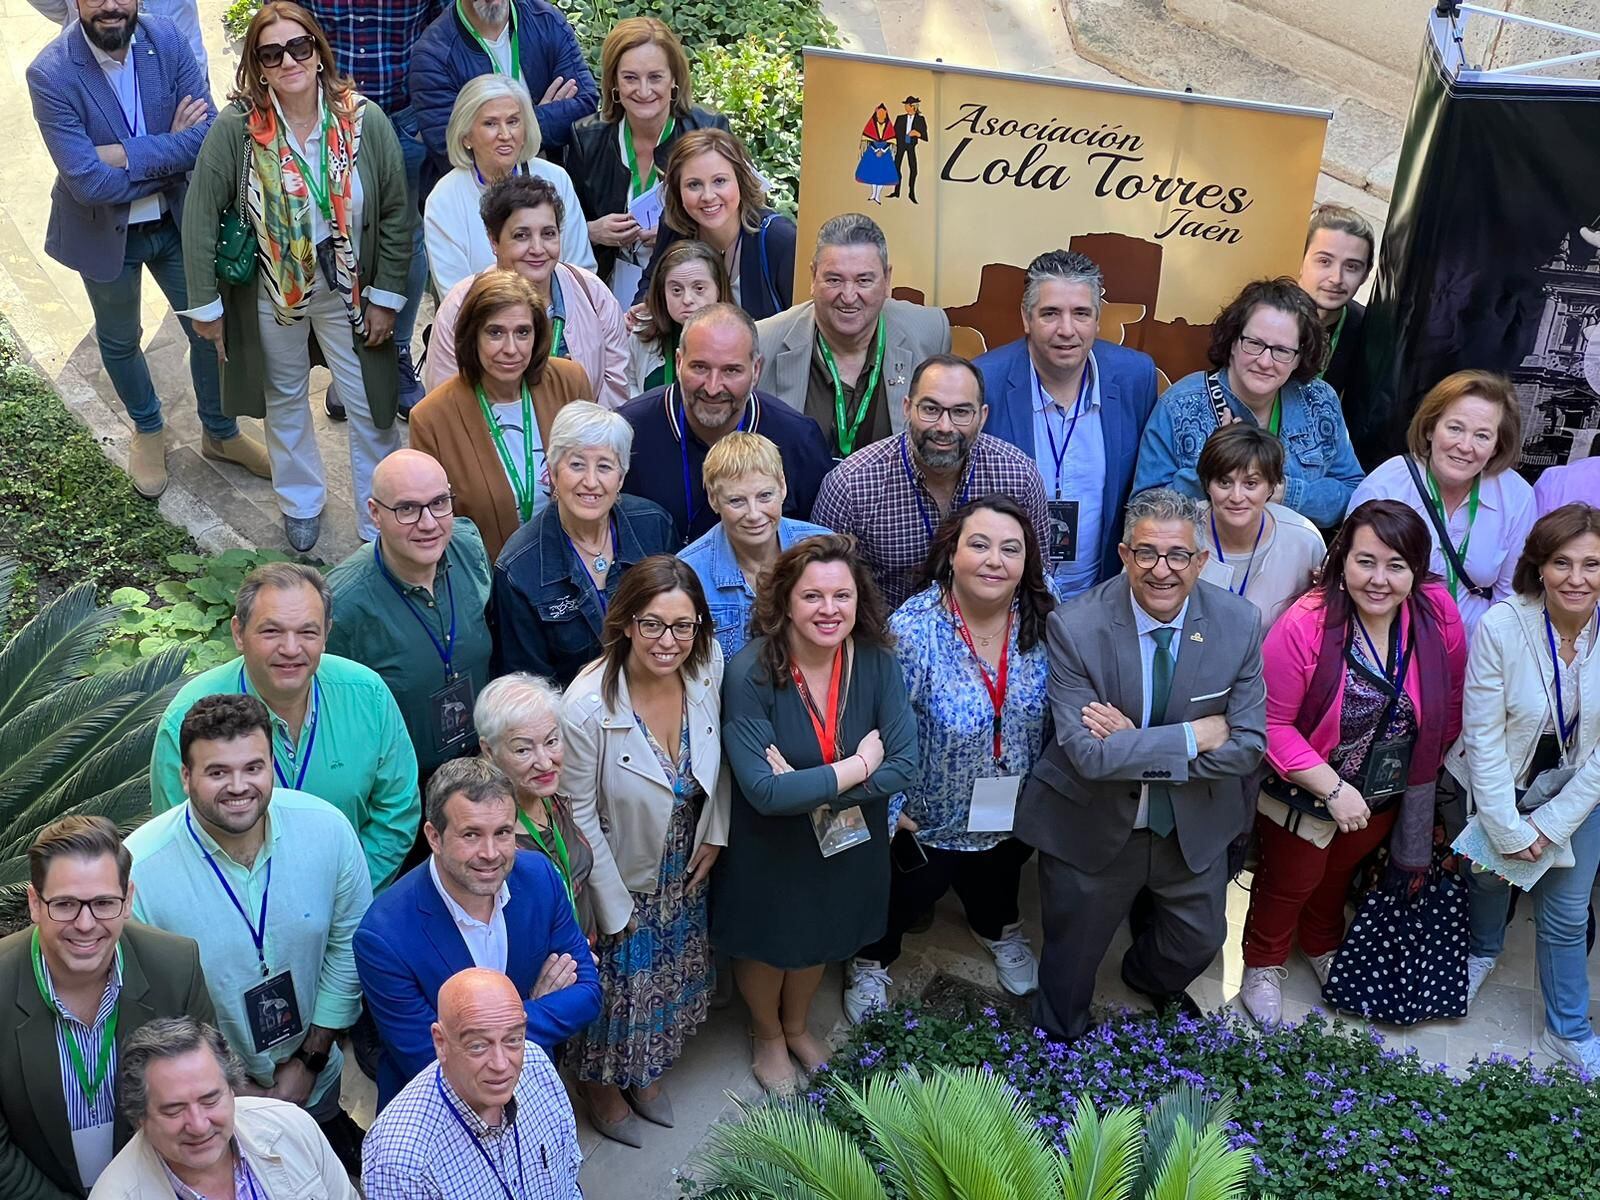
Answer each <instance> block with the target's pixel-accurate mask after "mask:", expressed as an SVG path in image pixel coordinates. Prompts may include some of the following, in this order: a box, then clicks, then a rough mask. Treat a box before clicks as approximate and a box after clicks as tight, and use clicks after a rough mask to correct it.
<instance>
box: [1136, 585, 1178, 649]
mask: <svg viewBox="0 0 1600 1200" xmlns="http://www.w3.org/2000/svg"><path fill="white" fill-rule="evenodd" d="M1193 599H1194V593H1193V592H1190V593H1189V595H1188V596H1186V597H1184V601H1183V607H1182V608H1180V609H1179V610H1178V615H1177V616H1175V617H1173V618H1172V620H1170V621H1158V620H1156V619H1155V618H1154V617H1152V616H1151V615H1150V614H1149V613H1147V612H1145V610H1144V609H1143V608H1142V607H1140V605H1139V601H1138V600H1136V599H1134V596H1133V589H1132V588H1129V589H1128V603H1130V604H1132V605H1133V627H1134V628H1135V629H1136V630H1138V632H1139V636H1140V637H1143V636H1144V635H1145V634H1147V633H1149V632H1150V631H1151V630H1152V629H1176V630H1178V631H1179V632H1180V633H1181V632H1182V631H1183V621H1184V618H1185V617H1187V616H1188V615H1189V601H1190V600H1193Z"/></svg>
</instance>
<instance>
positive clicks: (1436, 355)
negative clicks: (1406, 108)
mask: <svg viewBox="0 0 1600 1200" xmlns="http://www.w3.org/2000/svg"><path fill="white" fill-rule="evenodd" d="M1460 55H1461V52H1460V49H1459V46H1458V45H1457V43H1456V40H1455V37H1454V36H1453V35H1452V34H1451V32H1450V27H1449V19H1448V18H1442V17H1437V16H1436V17H1434V18H1433V25H1432V31H1431V35H1430V37H1429V38H1428V41H1427V44H1426V45H1425V46H1424V48H1423V52H1422V61H1421V67H1420V70H1419V71H1418V76H1417V90H1416V93H1415V97H1414V99H1413V101H1412V108H1411V115H1410V118H1409V120H1408V122H1407V125H1406V136H1405V142H1404V144H1403V146H1402V149H1401V154H1400V162H1399V169H1398V171H1397V173H1396V176H1395V187H1394V199H1393V202H1392V203H1391V205H1390V209H1389V224H1388V228H1387V230H1386V232H1385V235H1384V239H1383V249H1382V252H1381V254H1380V255H1379V260H1378V261H1379V266H1378V274H1377V278H1376V281H1375V283H1374V287H1373V294H1372V304H1371V306H1370V307H1369V308H1368V310H1367V323H1366V339H1365V342H1364V352H1363V355H1362V363H1361V368H1360V370H1359V372H1358V375H1357V377H1356V378H1355V379H1353V380H1352V381H1351V385H1350V387H1349V388H1348V389H1347V390H1346V393H1345V416H1346V421H1347V423H1348V424H1349V427H1350V436H1351V440H1352V441H1353V442H1354V443H1355V448H1356V453H1357V454H1358V455H1359V456H1360V457H1361V460H1362V462H1363V463H1365V464H1366V466H1367V467H1368V468H1371V467H1374V466H1376V465H1377V464H1378V463H1379V462H1381V461H1383V460H1384V459H1385V458H1388V457H1389V456H1391V455H1393V454H1397V453H1399V452H1400V451H1401V449H1402V447H1403V446H1404V443H1405V431H1406V426H1407V424H1408V423H1409V422H1410V420H1411V414H1412V412H1413V411H1415V409H1416V407H1417V403H1418V402H1419V401H1420V400H1421V399H1422V397H1423V395H1424V394H1426V393H1427V391H1428V389H1429V388H1431V387H1432V386H1433V385H1434V384H1435V383H1437V382H1439V380H1440V379H1442V378H1444V377H1445V376H1446V375H1448V374H1450V373H1451V372H1452V371H1459V370H1464V369H1466V368H1482V369H1488V370H1495V371H1503V372H1506V373H1507V374H1509V375H1510V376H1511V378H1512V380H1513V381H1514V382H1515V383H1516V385H1517V391H1518V393H1519V395H1520V397H1521V401H1522V418H1523V422H1522V424H1523V446H1522V471H1523V473H1524V474H1525V475H1527V476H1528V478H1529V479H1533V478H1536V477H1537V476H1538V473H1539V472H1540V471H1541V470H1542V469H1543V468H1544V467H1547V466H1550V465H1552V464H1556V463H1564V462H1566V461H1567V460H1568V459H1570V458H1584V457H1587V456H1588V455H1589V454H1591V453H1593V452H1595V451H1600V438H1597V431H1600V154H1596V152H1595V148H1596V147H1597V146H1600V85H1596V84H1595V83H1594V81H1592V80H1589V81H1578V80H1570V79H1554V78H1552V79H1538V78H1530V77H1527V76H1520V77H1512V78H1506V77H1504V76H1497V75H1494V74H1489V73H1484V72H1476V71H1465V70H1462V69H1460V62H1461V57H1460Z"/></svg>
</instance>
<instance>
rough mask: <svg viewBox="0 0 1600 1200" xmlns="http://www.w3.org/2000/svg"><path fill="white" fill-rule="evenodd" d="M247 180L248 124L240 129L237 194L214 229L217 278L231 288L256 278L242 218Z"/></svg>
mask: <svg viewBox="0 0 1600 1200" xmlns="http://www.w3.org/2000/svg"><path fill="white" fill-rule="evenodd" d="M249 178H250V122H249V120H248V119H246V121H245V127H244V160H243V162H242V164H241V165H240V168H239V194H238V196H236V197H235V198H234V202H233V203H232V204H231V205H229V207H228V209H227V210H226V211H225V212H224V213H223V214H222V222H221V224H220V225H219V226H218V227H217V278H218V279H219V280H221V281H222V282H224V283H231V284H233V285H234V286H235V287H240V286H243V285H244V284H247V283H249V282H250V281H251V280H253V279H254V278H255V277H256V250H257V242H256V231H255V230H254V229H252V228H251V227H250V218H249V217H248V216H246V215H245V213H246V211H247V209H246V203H245V194H246V192H245V189H246V186H247V184H248V182H249Z"/></svg>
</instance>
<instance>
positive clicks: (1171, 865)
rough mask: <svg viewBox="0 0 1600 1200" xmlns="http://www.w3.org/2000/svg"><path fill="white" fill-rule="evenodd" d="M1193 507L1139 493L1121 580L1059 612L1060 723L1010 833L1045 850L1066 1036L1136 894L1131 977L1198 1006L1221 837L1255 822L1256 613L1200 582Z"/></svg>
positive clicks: (1043, 989) (1217, 904) (1057, 1014)
mask: <svg viewBox="0 0 1600 1200" xmlns="http://www.w3.org/2000/svg"><path fill="white" fill-rule="evenodd" d="M1199 520H1200V508H1199V506H1198V504H1197V503H1196V502H1195V501H1194V500H1191V499H1189V498H1188V497H1186V496H1182V495H1180V494H1178V493H1177V492H1174V491H1172V490H1170V489H1168V488H1156V489H1153V490H1151V491H1148V492H1144V493H1143V494H1141V495H1139V496H1136V497H1134V499H1133V500H1131V501H1130V502H1129V504H1128V508H1127V515H1126V519H1125V524H1124V528H1123V537H1122V544H1121V545H1120V546H1119V547H1118V552H1119V554H1120V555H1121V558H1122V562H1123V565H1124V566H1125V567H1126V568H1127V575H1126V577H1122V576H1119V577H1117V578H1115V579H1111V580H1108V581H1107V582H1105V583H1102V584H1100V585H1099V586H1098V587H1096V588H1094V589H1092V590H1091V591H1089V592H1086V593H1085V594H1084V595H1082V596H1079V597H1077V598H1076V599H1073V600H1069V601H1068V602H1066V603H1065V604H1063V605H1061V606H1060V607H1058V608H1057V609H1056V610H1055V612H1053V613H1052V614H1051V615H1050V621H1049V626H1048V643H1049V653H1050V681H1049V698H1050V709H1051V713H1052V715H1053V716H1054V717H1055V729H1056V735H1055V739H1054V741H1052V742H1051V743H1050V744H1049V745H1048V746H1046V747H1045V751H1044V754H1043V756H1042V757H1041V758H1040V759H1039V762H1038V764H1037V765H1036V766H1035V767H1034V771H1033V775H1032V776H1031V778H1029V780H1028V782H1027V784H1026V785H1025V786H1024V788H1023V790H1022V795H1021V797H1020V798H1019V801H1018V804H1017V816H1016V836H1017V837H1019V838H1021V839H1022V840H1023V841H1025V842H1027V843H1028V844H1029V845H1032V846H1035V847H1037V848H1038V850H1039V891H1040V904H1041V908H1042V910H1043V916H1044V954H1043V956H1042V957H1041V960H1040V972H1039V983H1040V992H1039V1000H1038V1011H1037V1014H1036V1019H1037V1020H1038V1022H1039V1024H1040V1025H1041V1026H1042V1027H1043V1028H1044V1029H1045V1030H1046V1031H1048V1032H1049V1033H1050V1034H1051V1035H1052V1036H1055V1037H1058V1038H1076V1037H1078V1036H1079V1035H1080V1034H1082V1033H1083V1032H1084V1031H1085V1030H1086V1029H1087V1028H1088V1026H1089V1003H1090V1001H1091V1000H1092V999H1093V997H1094V984H1095V974H1096V972H1097V971H1098V970H1099V967H1100V960H1101V959H1102V958H1103V957H1104V956H1105V952H1106V947H1107V946H1109V945H1110V943H1111V938H1112V935H1113V934H1114V933H1115V932H1116V929H1117V926H1118V925H1120V924H1121V923H1122V920H1123V918H1124V917H1126V916H1127V915H1128V914H1129V911H1130V909H1131V907H1132V906H1133V902H1134V898H1135V897H1136V896H1138V895H1139V893H1140V892H1141V891H1148V893H1149V894H1150V897H1151V905H1150V908H1151V915H1150V917H1149V919H1148V920H1147V921H1141V922H1140V923H1139V926H1140V927H1139V928H1138V930H1137V931H1136V933H1135V936H1134V940H1133V945H1132V946H1131V947H1130V948H1129V950H1128V952H1127V954H1126V955H1124V957H1123V959H1122V980H1123V983H1125V984H1126V985H1127V986H1128V987H1129V988H1130V989H1132V990H1133V991H1135V992H1138V993H1140V994H1141V995H1143V996H1146V997H1147V998H1148V999H1150V1001H1151V1002H1152V1003H1153V1004H1154V1005H1155V1006H1156V1008H1157V1010H1158V1011H1163V1012H1164V1011H1167V1010H1170V1009H1173V1008H1178V1009H1181V1010H1182V1011H1184V1012H1186V1013H1189V1014H1190V1015H1197V1014H1198V1013H1199V1008H1198V1006H1197V1005H1196V1004H1195V1002H1194V1000H1193V999H1191V998H1190V997H1189V995H1188V993H1187V992H1186V991H1185V990H1184V989H1185V988H1187V987H1188V986H1189V984H1191V983H1192V982H1193V981H1194V980H1195V979H1196V978H1197V977H1198V976H1199V975H1200V972H1202V971H1203V970H1205V968H1206V966H1207V965H1208V964H1209V963H1210V962H1211V960H1212V959H1213V958H1214V957H1215V956H1216V953H1217V951H1218V950H1219V949H1220V948H1221V947H1222V942H1223V939H1224V937H1225V936H1226V934H1227V928H1228V924H1227V915H1226V903H1225V902H1226V891H1227V886H1228V866H1227V859H1228V843H1229V842H1231V841H1232V840H1233V839H1234V838H1235V837H1236V836H1238V834H1240V833H1242V832H1243V831H1244V830H1245V829H1246V828H1248V827H1249V821H1250V819H1251V813H1250V811H1249V805H1248V802H1247V800H1246V797H1245V792H1244V787H1243V783H1242V778H1243V776H1245V775H1247V774H1249V773H1250V771H1252V770H1253V769H1254V768H1255V766H1256V764H1257V763H1258V762H1260V760H1261V755H1262V753H1263V751H1264V750H1265V749H1266V695H1267V693H1266V685H1265V683H1264V682H1263V679H1262V674H1261V648H1260V645H1261V617H1260V614H1259V613H1258V612H1257V611H1256V608H1255V606H1254V605H1253V604H1251V603H1250V602H1249V601H1246V600H1243V599H1241V598H1239V597H1238V596H1235V595H1233V594H1231V593H1230V592H1228V591H1226V590H1224V589H1222V588H1218V587H1213V586H1212V585H1211V584H1209V583H1202V582H1200V568H1201V567H1202V566H1203V565H1204V564H1205V558H1206V553H1205V551H1204V550H1203V549H1201V548H1200V547H1201V543H1200V541H1199V538H1198V522H1199Z"/></svg>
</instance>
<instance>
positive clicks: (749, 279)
mask: <svg viewBox="0 0 1600 1200" xmlns="http://www.w3.org/2000/svg"><path fill="white" fill-rule="evenodd" d="M692 236H693V235H692V234H684V233H679V232H678V231H677V230H676V229H674V228H673V227H672V226H671V225H668V224H667V222H666V221H665V220H663V221H662V222H661V224H660V226H659V227H658V228H657V231H656V248H655V251H654V252H653V253H652V254H651V255H650V261H649V262H647V263H646V264H645V267H644V274H643V276H641V277H640V279H639V289H638V291H637V292H635V293H634V297H633V302H634V303H635V304H643V303H645V302H646V301H647V300H648V299H649V296H650V277H651V275H653V274H654V273H655V269H656V263H657V262H659V261H660V259H661V256H662V255H663V254H665V253H666V250H667V247H668V246H670V245H672V243H673V242H681V241H683V240H685V239H686V238H688V237H692ZM798 236H799V234H798V232H797V230H796V229H795V225H794V222H793V221H791V220H790V219H789V218H788V217H786V216H784V215H783V214H782V213H780V212H774V211H773V210H772V209H763V210H762V214H761V228H760V229H759V230H757V231H756V232H755V233H751V232H750V231H749V230H748V229H746V230H743V231H742V232H741V233H740V234H739V242H740V245H739V307H740V308H742V309H744V311H745V312H747V313H749V314H750V319H751V320H752V321H760V320H763V319H764V318H766V317H775V316H777V315H778V314H779V313H781V312H783V311H784V310H785V309H787V308H790V307H792V306H793V305H794V253H795V251H794V248H795V241H796V239H797V238H798ZM723 299H725V300H728V301H732V299H733V297H732V296H724V297H723Z"/></svg>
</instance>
